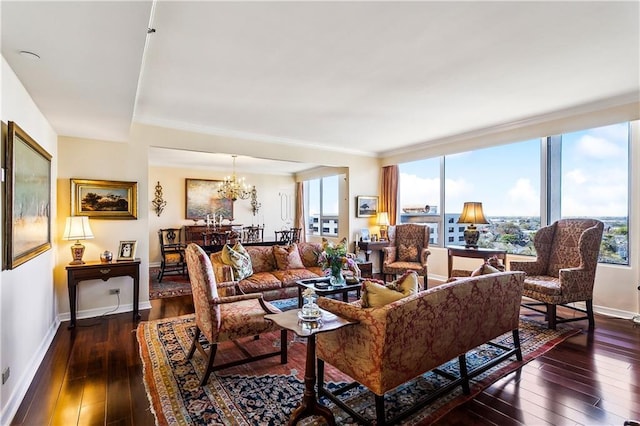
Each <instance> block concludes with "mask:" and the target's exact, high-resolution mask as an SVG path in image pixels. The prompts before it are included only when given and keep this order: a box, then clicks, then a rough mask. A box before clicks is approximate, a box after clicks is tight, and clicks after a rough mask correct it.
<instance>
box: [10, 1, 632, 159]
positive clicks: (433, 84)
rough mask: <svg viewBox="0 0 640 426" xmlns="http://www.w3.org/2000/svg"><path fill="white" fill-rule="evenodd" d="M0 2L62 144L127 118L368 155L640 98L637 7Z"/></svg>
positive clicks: (16, 54)
mask: <svg viewBox="0 0 640 426" xmlns="http://www.w3.org/2000/svg"><path fill="white" fill-rule="evenodd" d="M0 5H1V6H0V7H1V8H2V9H1V12H0V14H1V18H2V27H1V28H2V55H3V57H4V58H5V59H6V60H7V62H8V63H9V65H10V66H11V68H12V69H13V70H14V71H15V73H16V74H17V75H18V77H19V79H20V80H21V81H22V82H23V84H24V86H25V87H26V89H27V90H28V92H29V93H30V95H31V96H32V98H33V99H34V101H35V102H36V104H37V105H38V107H39V108H40V110H41V111H42V112H43V114H44V115H45V116H46V117H47V119H48V120H49V122H50V123H51V125H52V126H53V128H54V129H55V131H56V132H57V133H58V134H59V135H62V136H73V137H79V138H92V139H102V140H113V141H126V140H127V139H128V137H129V131H130V128H131V125H132V123H143V124H152V125H158V126H164V127H170V128H175V129H183V130H188V131H195V132H201V133H205V134H214V135H223V136H225V135H227V136H236V137H240V138H248V139H251V140H258V141H264V142H279V143H286V144H294V145H303V146H304V145H310V146H315V147H322V148H324V149H329V150H335V151H344V152H352V153H358V154H363V155H374V156H382V155H385V154H388V153H392V152H394V150H400V149H406V148H407V147H422V146H428V145H429V144H431V143H436V142H437V141H441V140H443V139H445V138H449V137H452V136H455V135H457V134H464V133H468V132H474V131H480V130H482V129H487V128H490V127H494V126H500V125H505V124H509V123H514V122H518V121H521V120H525V119H530V118H532V117H538V116H545V115H548V114H553V113H558V112H559V111H563V110H569V109H572V108H577V107H580V106H582V105H588V104H597V103H606V104H607V105H611V104H612V103H614V104H615V103H617V102H618V103H628V102H632V101H637V100H638V98H639V95H638V93H639V91H640V83H639V79H640V77H639V75H640V66H639V64H640V59H639V56H640V34H639V31H640V30H639V28H640V22H639V19H640V18H639V15H640V8H639V3H638V2H637V1H631V2H617V3H616V2H520V1H514V2H482V1H478V2H429V1H424V2H419V1H413V2H384V1H372V2H366V1H354V2H348V1H333V2H324V1H298V2H293V1H290V2H287V1H285V2H270V1H258V2H244V1H228V2H221V1H193V2H191V1H158V2H151V1H112V2H109V1H106V2H104V1H103V2H94V1H77V2H56V1H44V2H35V1H20V2H11V1H4V0H3V1H2V3H1V4H0ZM148 28H153V30H155V32H150V31H148ZM20 51H30V52H33V53H36V54H37V55H39V56H40V58H39V59H35V58H34V57H33V56H32V55H24V54H20ZM177 148H179V147H177ZM212 151H214V152H215V149H212ZM166 154H167V152H166V150H165V151H162V152H161V153H159V154H158V158H157V161H161V158H163V155H164V157H165V160H166V161H169V160H171V159H175V157H178V155H177V153H174V154H176V155H166ZM187 154H188V153H184V155H187ZM154 155H155V153H154ZM223 157H224V158H223ZM152 161H155V160H154V159H153V158H152ZM220 161H223V162H226V164H227V169H228V164H229V162H230V158H229V157H228V155H227V156H222V157H221V159H220ZM238 163H239V164H240V159H239V160H238ZM308 166H309V165H306V164H295V166H294V167H293V168H296V167H299V168H300V169H304V168H308Z"/></svg>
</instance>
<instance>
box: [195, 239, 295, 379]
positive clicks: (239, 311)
mask: <svg viewBox="0 0 640 426" xmlns="http://www.w3.org/2000/svg"><path fill="white" fill-rule="evenodd" d="M186 258H187V268H189V279H190V280H191V290H192V293H193V304H194V307H195V311H196V330H195V334H194V336H193V343H192V344H191V350H190V351H189V355H188V358H189V359H191V357H193V354H194V352H195V350H196V348H198V350H199V351H200V352H201V353H202V354H203V355H204V356H205V357H206V358H207V366H206V369H205V371H204V374H203V376H202V380H201V381H200V386H204V385H205V384H206V383H207V380H209V375H210V374H211V372H212V371H217V370H221V369H223V368H227V367H232V366H235V365H239V364H244V363H247V362H251V361H257V360H260V359H265V358H268V357H272V356H276V355H280V362H281V363H282V364H286V363H287V331H286V330H284V329H281V328H279V327H278V326H277V325H276V324H275V323H274V322H272V321H268V320H265V318H264V315H265V314H268V313H278V312H280V310H279V309H278V308H276V307H274V306H273V305H271V304H269V303H267V302H265V301H263V300H262V295H261V294H242V295H238V296H226V297H220V296H219V295H218V289H217V285H216V279H215V275H214V273H213V268H212V266H211V261H210V260H209V256H207V253H205V251H204V250H202V248H200V246H198V245H197V244H193V243H191V244H189V245H188V246H187V249H186ZM277 330H280V350H279V351H276V352H269V353H265V354H260V355H251V356H248V357H246V358H242V359H239V360H235V361H231V362H227V363H224V364H220V365H216V366H214V365H213V362H214V359H215V356H216V351H217V349H218V344H219V343H221V342H224V341H228V340H234V341H235V340H237V339H239V338H242V337H251V336H258V335H260V334H262V333H268V332H271V331H277ZM201 333H202V334H204V337H206V339H207V340H208V341H209V344H210V349H209V353H208V354H207V353H206V351H205V350H204V348H203V347H202V345H201V344H200V341H199V339H200V334H201ZM236 344H238V346H240V347H241V350H242V351H243V352H244V353H245V354H248V353H249V352H248V351H247V350H246V349H245V348H243V347H242V346H241V345H240V344H239V342H237V341H236Z"/></svg>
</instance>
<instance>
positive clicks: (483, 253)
mask: <svg viewBox="0 0 640 426" xmlns="http://www.w3.org/2000/svg"><path fill="white" fill-rule="evenodd" d="M447 256H448V260H449V262H448V274H447V276H448V277H449V278H451V271H452V270H453V257H454V256H458V257H470V258H475V259H484V260H487V259H488V258H490V257H491V256H497V257H498V259H501V260H502V263H503V264H504V266H505V267H506V266H507V251H506V250H498V249H489V248H480V247H479V248H466V247H465V246H447Z"/></svg>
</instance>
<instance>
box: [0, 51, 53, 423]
mask: <svg viewBox="0 0 640 426" xmlns="http://www.w3.org/2000/svg"><path fill="white" fill-rule="evenodd" d="M0 72H1V74H2V75H1V82H2V88H1V92H2V109H1V111H0V113H1V117H2V121H3V122H4V123H7V122H8V121H14V122H15V123H16V124H18V125H19V126H20V127H21V128H22V129H23V130H24V131H25V132H27V134H28V135H29V136H31V138H33V139H34V140H35V141H36V142H38V144H40V146H42V147H43V148H44V149H45V150H46V151H47V152H48V153H49V154H51V155H52V162H51V175H52V185H51V212H52V215H53V219H52V223H51V226H52V228H51V232H52V236H55V235H57V234H58V228H57V223H56V221H55V211H56V185H55V179H56V175H57V161H58V151H57V143H56V140H57V136H56V134H55V132H54V131H53V129H52V128H51V126H50V125H49V123H48V122H47V120H46V119H45V118H44V116H43V115H42V113H41V112H40V111H39V110H38V108H37V106H36V105H35V103H34V102H33V100H32V99H31V97H30V96H29V94H28V93H27V91H26V90H25V88H24V87H23V86H22V84H21V83H20V81H19V80H18V78H17V77H16V75H15V74H14V73H13V71H12V70H11V68H10V67H9V65H8V64H7V62H6V61H5V59H4V57H3V58H2V68H1V71H0ZM4 148H5V145H4V143H3V144H2V149H3V153H2V155H3V156H4ZM2 195H3V196H4V194H2ZM2 223H3V221H0V226H3V225H1V224H2ZM3 235H4V232H2V233H0V242H2V244H3V243H4V241H2V238H3ZM2 244H0V246H2ZM52 244H53V248H52V249H51V250H48V251H46V252H44V253H42V254H40V255H39V256H37V257H35V258H34V259H31V260H29V261H28V262H26V263H23V264H22V265H20V266H18V267H17V268H15V269H13V270H8V271H2V273H0V369H1V370H2V371H4V370H5V369H6V368H7V367H9V368H10V370H11V376H10V377H9V380H8V381H7V383H5V384H4V385H2V387H0V424H7V423H8V422H9V421H10V420H11V418H12V417H13V414H14V413H15V411H16V410H17V408H18V406H19V404H20V402H21V400H22V397H23V396H24V394H25V393H26V391H27V387H28V386H29V383H30V382H31V379H32V378H33V375H34V374H35V371H36V370H37V368H38V366H39V364H40V362H41V360H42V356H43V355H44V352H45V351H46V349H47V347H48V346H49V344H50V342H51V340H52V338H53V335H54V333H55V331H56V329H57V327H58V321H57V313H58V310H57V306H56V304H57V295H56V293H55V292H54V285H53V274H52V271H53V268H54V266H55V264H56V262H57V250H56V239H55V238H53V241H52Z"/></svg>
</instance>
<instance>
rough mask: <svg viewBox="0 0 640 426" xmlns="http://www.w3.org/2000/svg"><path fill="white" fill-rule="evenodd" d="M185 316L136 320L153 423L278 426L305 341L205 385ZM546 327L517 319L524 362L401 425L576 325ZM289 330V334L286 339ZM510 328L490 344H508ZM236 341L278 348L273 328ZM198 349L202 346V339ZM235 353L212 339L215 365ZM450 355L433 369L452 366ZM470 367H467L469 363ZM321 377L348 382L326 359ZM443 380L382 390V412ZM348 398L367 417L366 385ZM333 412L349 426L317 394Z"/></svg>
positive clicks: (473, 358)
mask: <svg viewBox="0 0 640 426" xmlns="http://www.w3.org/2000/svg"><path fill="white" fill-rule="evenodd" d="M193 325H194V322H193V315H185V316H181V317H177V318H170V319H162V320H155V321H149V322H142V323H141V324H140V325H139V326H138V329H137V337H138V343H139V346H140V357H141V358H142V362H143V364H144V382H145V386H146V389H147V396H148V397H149V401H150V402H151V409H152V411H153V412H154V414H155V416H156V423H157V424H158V425H187V424H188V425H212V424H215V425H218V424H224V425H256V424H260V425H274V426H275V425H282V424H286V423H287V420H288V418H289V416H290V414H291V412H292V410H293V409H294V408H295V407H296V406H297V405H298V404H299V403H300V401H301V398H302V394H303V391H304V366H305V359H304V358H305V350H306V348H305V339H298V338H296V339H293V341H290V342H289V362H288V363H287V364H286V365H281V364H280V363H279V360H280V358H279V357H272V358H268V359H266V360H262V361H258V362H253V363H249V364H244V365H240V366H237V367H232V368H229V369H226V370H223V371H218V372H215V373H213V374H212V375H211V378H210V379H209V383H208V385H207V386H205V387H200V386H199V380H200V377H201V374H202V371H203V369H204V362H205V360H204V358H203V357H202V355H201V354H200V353H197V352H196V354H195V355H194V357H193V359H191V360H187V359H186V355H187V354H188V351H189V348H190V345H191V339H192V336H193V330H194V327H193ZM558 328H559V329H558V330H557V331H554V330H548V329H547V328H545V327H544V326H543V325H542V324H540V323H536V322H534V321H531V320H529V319H527V318H524V317H523V318H521V322H520V338H521V345H522V354H523V357H524V362H523V363H520V362H517V361H516V360H515V356H514V357H512V359H510V360H507V361H504V362H502V363H501V364H499V365H497V366H496V367H494V368H492V369H489V370H488V371H486V372H485V373H482V374H481V375H479V376H477V377H476V378H475V379H474V380H472V384H471V395H464V394H463V393H462V390H461V389H460V387H459V386H458V387H456V388H455V390H454V391H452V392H451V393H449V394H447V395H445V396H443V397H442V398H440V399H438V400H436V401H435V402H434V403H432V404H431V405H428V406H427V407H425V408H423V409H422V410H421V411H419V412H417V413H416V414H414V415H412V416H411V417H409V418H408V419H407V420H405V421H404V422H403V423H401V424H406V425H426V424H430V423H432V422H434V421H435V420H437V419H438V418H440V417H442V416H443V415H445V414H446V413H447V412H449V411H450V410H452V409H453V408H454V407H456V406H458V405H460V404H462V403H463V402H465V401H467V400H468V399H470V398H473V397H474V396H475V395H477V394H478V393H480V392H481V391H482V390H483V389H485V388H486V387H488V386H489V385H490V384H491V383H493V382H495V381H496V380H498V379H499V378H501V377H504V376H505V375H507V374H509V373H511V372H513V371H515V370H516V369H518V368H519V367H521V366H522V365H523V364H524V363H526V362H529V361H531V360H532V359H534V358H536V357H538V356H540V355H542V354H543V353H545V352H546V351H548V350H549V349H551V348H552V347H554V346H555V345H557V344H558V343H560V342H562V341H563V340H565V339H566V338H568V337H570V336H572V335H575V334H577V333H579V332H580V330H577V329H572V328H568V327H565V328H560V326H559V327H558ZM292 335H293V333H289V338H290V339H291V338H292ZM510 341H511V333H507V334H505V335H503V336H501V337H499V338H498V339H496V342H502V343H504V344H507V345H510ZM243 344H244V345H245V346H246V347H247V348H249V351H250V352H251V353H255V354H257V353H261V352H266V351H272V350H273V348H274V347H277V346H279V333H272V334H264V335H262V336H261V337H260V339H258V340H253V339H245V340H243ZM205 347H206V345H205ZM499 352H500V350H499V349H497V348H495V347H493V346H489V345H483V346H480V347H479V348H477V349H476V350H474V351H472V352H470V353H469V354H468V355H467V360H468V364H469V365H470V366H473V365H478V363H482V362H484V361H486V360H487V359H490V358H491V357H494V356H497V355H498V354H499ZM240 356H241V352H240V351H239V350H238V349H237V347H236V346H235V345H234V344H233V343H231V342H226V343H225V344H224V345H220V347H219V349H218V355H217V358H220V359H216V364H217V363H218V362H227V361H229V360H232V359H235V358H237V357H240ZM457 365H458V364H457V360H452V361H450V362H448V363H446V364H444V365H443V366H442V367H441V368H442V369H445V370H449V371H451V372H457ZM471 368H472V367H471ZM325 376H326V383H328V384H329V386H330V387H333V386H336V385H337V384H340V383H344V382H349V381H351V380H350V379H349V378H348V377H347V376H346V375H344V374H342V373H341V372H339V371H338V370H336V369H334V368H333V367H331V366H330V365H328V364H327V365H326V371H325ZM443 384H444V382H443V379H442V377H441V376H436V375H434V374H432V373H427V374H425V375H423V376H421V377H420V378H418V379H415V380H413V381H411V382H409V383H407V384H405V385H402V386H400V387H399V388H397V389H395V390H394V391H393V392H392V393H390V394H387V396H385V399H386V401H387V402H386V404H385V406H386V409H387V412H388V414H387V415H388V416H391V415H393V414H394V413H396V412H397V411H403V410H404V409H405V408H406V407H407V406H410V405H411V404H412V401H414V400H415V399H416V398H417V397H422V396H424V393H425V392H428V391H429V390H433V389H437V388H438V387H440V386H442V385H443ZM346 398H347V399H348V400H349V404H350V405H352V406H355V407H356V410H357V411H359V412H365V413H366V415H367V416H369V417H371V418H373V416H374V413H375V408H374V400H373V394H372V393H371V392H368V391H367V390H366V388H363V387H356V388H355V389H354V390H352V391H351V392H350V393H349V394H347V395H346ZM322 402H323V403H325V404H326V405H327V406H329V408H330V409H331V410H332V411H333V412H334V414H335V417H336V423H337V424H339V425H351V424H355V423H353V421H352V420H351V418H350V417H349V416H348V414H347V413H345V412H343V411H342V410H341V409H339V408H337V407H336V406H334V405H333V404H332V403H330V402H329V401H325V400H324V399H323V400H322ZM300 424H304V425H321V424H323V422H322V420H321V419H316V418H309V419H305V420H304V421H302V422H301V423H300Z"/></svg>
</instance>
